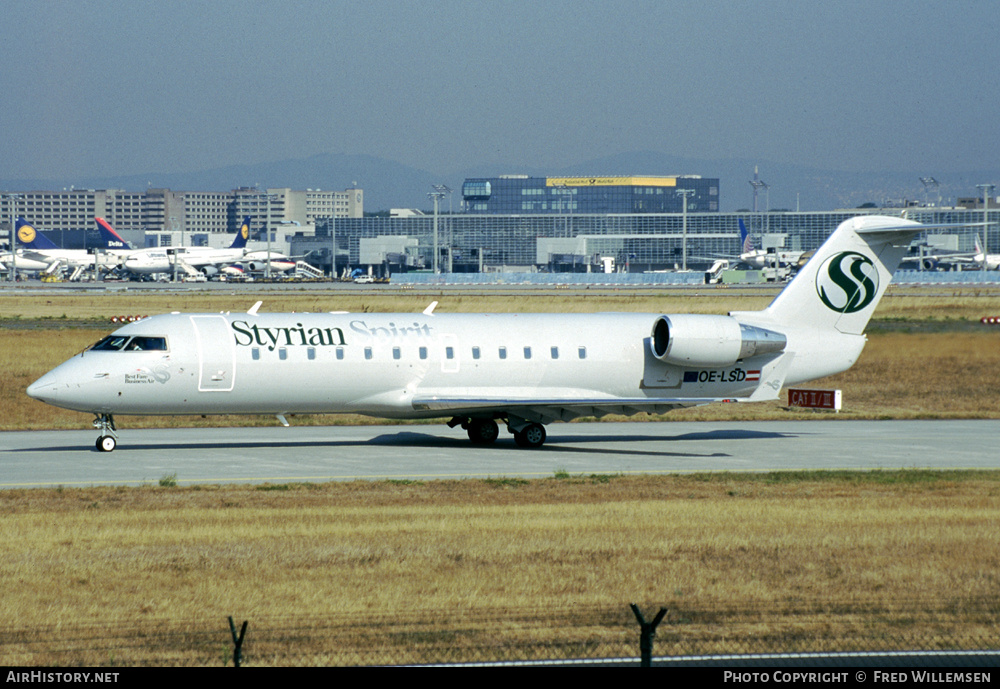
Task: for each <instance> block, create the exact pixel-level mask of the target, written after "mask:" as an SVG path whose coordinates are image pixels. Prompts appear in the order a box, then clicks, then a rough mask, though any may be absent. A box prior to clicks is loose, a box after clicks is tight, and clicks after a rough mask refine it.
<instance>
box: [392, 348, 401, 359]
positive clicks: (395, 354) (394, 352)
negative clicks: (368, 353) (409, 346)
mask: <svg viewBox="0 0 1000 689" xmlns="http://www.w3.org/2000/svg"><path fill="white" fill-rule="evenodd" d="M401 356H403V353H402V352H401V351H399V347H393V348H392V358H393V359H396V360H397V361H399V358H400V357H401Z"/></svg>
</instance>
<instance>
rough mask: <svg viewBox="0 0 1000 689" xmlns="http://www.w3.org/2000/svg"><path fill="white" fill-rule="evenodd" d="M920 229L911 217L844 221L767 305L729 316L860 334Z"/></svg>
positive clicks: (859, 218)
mask: <svg viewBox="0 0 1000 689" xmlns="http://www.w3.org/2000/svg"><path fill="white" fill-rule="evenodd" d="M923 229H924V226H923V225H921V224H920V223H917V222H914V221H912V220H903V219H900V218H890V217H885V216H874V215H873V216H860V217H857V218H851V219H849V220H845V221H844V222H842V223H841V224H840V226H838V227H837V229H836V230H835V231H834V233H833V234H832V235H830V237H829V239H827V240H826V242H825V243H824V244H823V246H821V247H820V248H819V249H817V250H816V253H815V254H814V255H813V257H812V258H811V259H810V260H809V262H808V263H806V265H805V266H804V267H803V268H802V269H801V270H800V271H799V272H798V274H797V275H796V276H795V279H794V280H792V282H791V283H790V284H789V285H788V286H787V287H786V288H785V289H784V291H782V293H781V294H779V295H778V296H777V298H776V299H775V300H774V301H773V302H771V304H770V306H768V307H767V308H766V309H764V310H763V311H758V312H740V313H733V314H732V315H734V316H736V317H737V318H740V320H745V321H748V322H760V323H766V324H771V325H774V326H782V325H783V326H794V327H800V326H801V327H815V328H819V329H831V330H837V331H839V332H841V333H844V334H849V335H861V334H862V333H863V332H864V329H865V326H867V325H868V321H869V320H870V319H871V316H872V313H874V311H875V307H876V306H878V302H879V300H880V299H881V298H882V295H883V294H885V290H886V288H887V287H888V286H889V281H890V280H891V279H892V274H893V273H894V272H895V270H896V268H898V267H899V263H900V260H901V259H902V258H903V255H904V254H905V253H906V250H907V247H908V246H909V244H910V242H911V241H912V240H913V238H914V237H915V236H916V235H918V234H919V233H920V232H921V231H923Z"/></svg>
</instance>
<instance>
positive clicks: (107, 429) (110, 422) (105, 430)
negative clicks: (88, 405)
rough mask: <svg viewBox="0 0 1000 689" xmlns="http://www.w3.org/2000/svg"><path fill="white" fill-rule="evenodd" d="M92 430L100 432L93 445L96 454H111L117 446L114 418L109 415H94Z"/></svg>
mask: <svg viewBox="0 0 1000 689" xmlns="http://www.w3.org/2000/svg"><path fill="white" fill-rule="evenodd" d="M95 416H96V417H97V418H96V419H94V428H96V429H97V430H99V431H100V432H101V435H100V437H99V438H98V439H97V442H96V443H94V445H95V447H97V451H98V452H112V451H114V449H115V447H117V445H118V432H117V430H118V429H116V428H115V417H113V416H112V415H111V414H95Z"/></svg>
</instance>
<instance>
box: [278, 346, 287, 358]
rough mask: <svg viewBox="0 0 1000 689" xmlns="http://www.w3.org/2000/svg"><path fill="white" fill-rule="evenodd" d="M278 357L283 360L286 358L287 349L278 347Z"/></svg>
mask: <svg viewBox="0 0 1000 689" xmlns="http://www.w3.org/2000/svg"><path fill="white" fill-rule="evenodd" d="M278 358H279V359H281V360H282V361H284V360H285V359H287V358H288V350H287V349H285V348H284V347H278Z"/></svg>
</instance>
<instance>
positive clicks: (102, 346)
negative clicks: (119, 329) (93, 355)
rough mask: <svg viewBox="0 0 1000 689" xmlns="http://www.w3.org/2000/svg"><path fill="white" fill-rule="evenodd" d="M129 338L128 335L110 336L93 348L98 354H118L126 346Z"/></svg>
mask: <svg viewBox="0 0 1000 689" xmlns="http://www.w3.org/2000/svg"><path fill="white" fill-rule="evenodd" d="M128 340H129V338H128V336H126V335H108V336H107V337H105V338H104V339H103V340H101V341H100V342H98V343H97V344H95V345H94V346H93V347H91V349H92V350H94V351H96V352H117V351H118V350H119V349H121V348H122V347H124V346H125V343H126V342H128Z"/></svg>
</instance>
